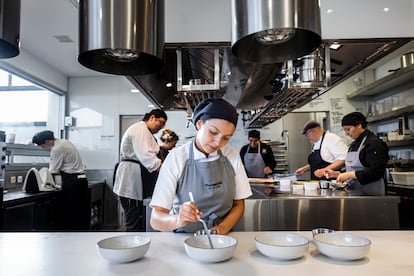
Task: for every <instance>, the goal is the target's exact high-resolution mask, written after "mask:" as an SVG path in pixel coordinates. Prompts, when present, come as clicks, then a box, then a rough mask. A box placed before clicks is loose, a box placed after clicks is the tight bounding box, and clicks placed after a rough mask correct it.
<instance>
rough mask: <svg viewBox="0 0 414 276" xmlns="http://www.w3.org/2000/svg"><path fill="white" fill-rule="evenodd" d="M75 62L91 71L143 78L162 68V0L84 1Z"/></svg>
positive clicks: (81, 4)
mask: <svg viewBox="0 0 414 276" xmlns="http://www.w3.org/2000/svg"><path fill="white" fill-rule="evenodd" d="M79 43H80V44H79V52H80V54H79V56H78V61H79V62H80V63H81V64H82V65H84V66H85V67H88V68H90V69H92V70H95V71H99V72H103V73H109V74H116V75H143V74H151V73H155V72H158V71H160V70H161V69H162V68H163V67H164V62H163V60H162V51H163V48H164V0H123V1H119V0H118V1H117V0H83V1H80V5H79Z"/></svg>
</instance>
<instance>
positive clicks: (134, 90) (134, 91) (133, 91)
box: [131, 89, 139, 93]
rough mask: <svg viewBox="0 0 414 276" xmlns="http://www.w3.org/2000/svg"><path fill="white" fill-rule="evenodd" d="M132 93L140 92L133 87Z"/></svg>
mask: <svg viewBox="0 0 414 276" xmlns="http://www.w3.org/2000/svg"><path fill="white" fill-rule="evenodd" d="M131 93H139V90H138V89H131Z"/></svg>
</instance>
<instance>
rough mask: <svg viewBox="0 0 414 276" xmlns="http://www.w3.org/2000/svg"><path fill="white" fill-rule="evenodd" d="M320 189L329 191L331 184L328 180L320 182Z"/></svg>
mask: <svg viewBox="0 0 414 276" xmlns="http://www.w3.org/2000/svg"><path fill="white" fill-rule="evenodd" d="M319 188H320V189H329V188H330V183H329V181H328V180H320V181H319Z"/></svg>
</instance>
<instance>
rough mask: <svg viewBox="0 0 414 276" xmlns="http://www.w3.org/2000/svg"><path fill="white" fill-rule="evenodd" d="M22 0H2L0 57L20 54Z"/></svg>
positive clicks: (0, 1)
mask: <svg viewBox="0 0 414 276" xmlns="http://www.w3.org/2000/svg"><path fill="white" fill-rule="evenodd" d="M19 47H20V0H0V58H11V57H15V56H17V55H18V54H19Z"/></svg>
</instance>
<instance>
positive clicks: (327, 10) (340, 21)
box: [165, 0, 414, 42]
mask: <svg viewBox="0 0 414 276" xmlns="http://www.w3.org/2000/svg"><path fill="white" fill-rule="evenodd" d="M251 1H252V0H251ZM320 8H321V31H322V38H323V39H339V38H380V37H414V28H413V27H414V0H397V1H391V0H362V1H361V0H346V1H344V0H320ZM384 8H388V9H389V11H388V12H385V11H384ZM165 21H166V24H165V30H166V42H213V41H214V42H217V41H231V0H209V1H205V0H168V1H166V20H165Z"/></svg>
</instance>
